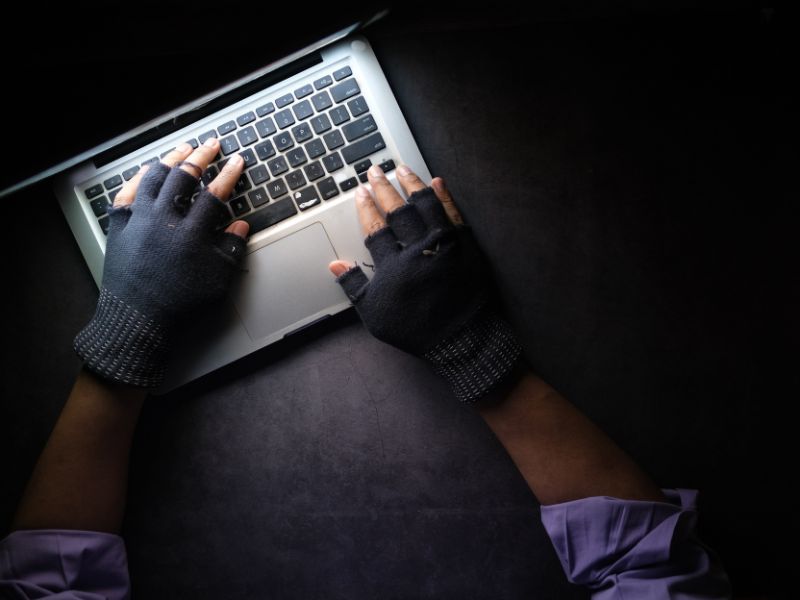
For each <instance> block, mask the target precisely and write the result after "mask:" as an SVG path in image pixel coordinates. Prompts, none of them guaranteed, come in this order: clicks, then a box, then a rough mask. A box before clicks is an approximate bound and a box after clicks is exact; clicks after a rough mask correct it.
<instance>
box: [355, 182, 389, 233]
mask: <svg viewBox="0 0 800 600" xmlns="http://www.w3.org/2000/svg"><path fill="white" fill-rule="evenodd" d="M356 210H357V211H358V220H359V222H360V223H361V229H362V230H363V231H364V236H365V237H366V236H369V235H372V234H373V233H375V232H376V231H378V230H379V229H383V228H384V227H386V220H385V219H384V218H383V215H381V213H380V212H378V207H377V206H375V201H374V200H373V199H372V194H370V193H369V190H368V189H367V188H365V187H364V186H363V185H360V186H358V188H357V189H356Z"/></svg>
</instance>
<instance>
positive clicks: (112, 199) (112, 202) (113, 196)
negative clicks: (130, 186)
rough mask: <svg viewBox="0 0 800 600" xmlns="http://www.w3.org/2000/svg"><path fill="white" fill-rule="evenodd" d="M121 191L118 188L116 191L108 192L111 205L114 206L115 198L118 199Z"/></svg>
mask: <svg viewBox="0 0 800 600" xmlns="http://www.w3.org/2000/svg"><path fill="white" fill-rule="evenodd" d="M121 189H122V188H117V189H115V190H111V191H110V192H108V203H109V204H114V198H116V197H117V194H119V191H120V190H121Z"/></svg>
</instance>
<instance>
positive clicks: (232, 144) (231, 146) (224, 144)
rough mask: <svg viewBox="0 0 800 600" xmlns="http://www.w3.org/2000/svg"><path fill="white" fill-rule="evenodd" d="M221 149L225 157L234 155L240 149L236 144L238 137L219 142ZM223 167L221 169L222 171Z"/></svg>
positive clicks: (229, 137) (226, 138) (230, 136)
mask: <svg viewBox="0 0 800 600" xmlns="http://www.w3.org/2000/svg"><path fill="white" fill-rule="evenodd" d="M219 148H220V150H222V153H223V154H224V155H225V156H228V155H229V154H233V153H234V152H236V151H237V150H238V149H239V144H238V143H237V142H236V136H234V135H229V136H228V137H224V138H222V139H221V140H220V141H219ZM221 168H222V167H220V169H221Z"/></svg>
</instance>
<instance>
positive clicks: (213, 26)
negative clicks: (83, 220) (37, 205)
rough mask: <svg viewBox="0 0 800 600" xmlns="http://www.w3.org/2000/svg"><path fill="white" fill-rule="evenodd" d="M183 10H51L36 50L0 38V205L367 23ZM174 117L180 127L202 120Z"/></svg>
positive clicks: (320, 12) (354, 14) (336, 16)
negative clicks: (0, 117) (0, 118)
mask: <svg viewBox="0 0 800 600" xmlns="http://www.w3.org/2000/svg"><path fill="white" fill-rule="evenodd" d="M31 4H33V3H31ZM57 4H60V3H57ZM189 6H190V5H189V4H184V5H183V7H184V13H185V14H184V13H181V14H174V13H169V12H166V11H163V10H161V9H159V8H153V9H147V8H142V7H141V6H140V5H131V7H130V14H129V15H125V14H120V15H113V18H111V16H109V15H106V17H107V18H106V19H99V20H98V15H96V14H94V15H91V17H89V16H87V15H86V14H77V13H75V12H74V11H73V12H70V11H68V9H66V8H64V7H58V6H57V7H56V8H55V9H54V10H55V11H57V13H58V14H50V15H49V18H48V19H47V20H46V21H41V20H38V21H36V25H35V29H36V32H37V33H36V39H37V40H38V43H36V44H25V43H20V42H19V41H12V40H11V39H10V37H9V36H6V37H4V38H3V40H2V42H0V43H2V47H1V48H0V49H1V50H2V56H4V57H8V59H7V60H6V61H5V73H4V79H5V81H6V86H4V87H5V88H6V91H5V93H4V94H3V103H2V105H3V108H4V112H5V116H6V122H5V124H4V128H3V129H4V131H5V138H6V148H5V149H4V152H3V163H4V164H3V168H2V169H0V195H5V194H7V193H11V192H12V191H13V190H14V189H15V188H17V187H19V186H20V185H25V184H28V183H33V182H34V181H36V180H38V179H40V178H42V177H43V176H47V175H50V174H53V171H54V170H60V169H63V168H67V167H68V166H70V165H69V163H70V162H74V161H75V159H76V158H79V157H81V155H85V153H87V152H89V151H92V155H95V154H96V152H94V150H97V149H99V148H102V146H103V145H106V146H107V142H109V141H110V140H114V139H115V138H117V141H121V140H122V139H123V138H120V136H127V137H129V135H128V134H130V133H132V132H139V133H140V134H141V133H142V132H143V131H145V130H147V129H148V128H149V127H150V126H153V125H156V124H162V125H163V124H164V120H163V119H162V118H161V117H163V116H165V115H167V116H169V117H176V116H177V115H178V113H179V112H180V111H177V110H176V109H178V108H180V107H183V108H185V109H188V108H189V107H191V106H195V107H196V106H197V104H198V99H204V100H205V101H207V100H209V99H210V98H212V97H214V96H216V95H217V94H218V92H219V91H220V90H222V91H226V90H227V91H229V92H230V91H231V90H232V89H233V88H234V87H235V85H236V84H238V83H242V82H243V81H245V80H252V79H253V76H254V74H259V73H261V74H263V73H264V71H265V67H267V66H268V65H273V64H274V63H276V62H279V61H280V62H285V60H284V59H285V58H286V57H287V56H290V55H293V54H295V53H297V52H298V51H300V50H303V49H304V48H306V49H308V48H314V47H316V46H317V45H319V44H320V43H321V42H329V41H332V40H333V39H335V38H337V37H341V36H343V35H346V34H347V33H349V32H351V31H353V30H355V29H358V28H359V27H360V26H362V24H364V23H367V22H369V21H371V20H373V19H374V17H375V15H376V11H375V10H374V8H372V9H370V10H368V11H365V10H359V6H358V4H356V5H354V6H353V7H351V9H349V10H344V11H343V10H341V8H342V7H341V5H337V6H338V10H334V7H330V6H329V7H328V8H327V9H326V8H324V7H321V8H316V6H317V5H316V4H315V8H314V9H313V10H309V11H299V12H298V10H297V4H295V3H292V6H287V7H284V8H274V7H273V6H269V7H267V6H266V3H252V4H248V5H244V7H242V8H239V7H238V5H231V8H225V6H226V5H224V3H223V4H220V5H217V10H216V11H212V12H211V13H209V12H208V9H207V8H202V9H199V10H198V11H195V12H192V11H190V10H186V9H187V8H188V7H189ZM206 6H207V5H206ZM48 10H50V9H48ZM98 10H109V9H107V8H105V9H98ZM121 12H122V13H124V12H125V9H123V10H122V11H121ZM312 13H313V14H312ZM20 22H21V23H22V22H25V18H24V15H23V16H22V18H21V19H20ZM31 22H33V21H31ZM223 25H224V26H223ZM184 112H186V113H187V114H185V115H184V118H183V120H182V121H178V122H179V123H180V125H181V126H184V125H187V124H189V123H190V122H191V121H192V119H194V120H196V119H199V118H201V117H202V116H203V115H202V114H201V113H200V111H194V112H192V113H191V114H189V112H190V111H184ZM166 133H168V132H166V131H163V130H162V135H166ZM103 149H106V150H107V148H103ZM87 157H88V156H84V157H83V159H85V158H87ZM112 159H113V157H112Z"/></svg>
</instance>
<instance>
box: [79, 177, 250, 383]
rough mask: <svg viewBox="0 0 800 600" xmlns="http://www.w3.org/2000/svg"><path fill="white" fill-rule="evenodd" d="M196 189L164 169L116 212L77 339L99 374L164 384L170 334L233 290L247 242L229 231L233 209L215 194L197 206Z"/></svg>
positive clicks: (194, 182) (202, 194)
mask: <svg viewBox="0 0 800 600" xmlns="http://www.w3.org/2000/svg"><path fill="white" fill-rule="evenodd" d="M196 188H197V180H196V179H195V178H194V177H192V176H191V175H189V174H188V173H186V172H185V171H183V170H181V169H178V168H173V169H170V168H169V167H167V166H166V165H164V164H161V163H159V164H156V165H153V166H152V167H151V168H150V170H149V171H148V172H147V173H146V174H145V175H144V177H143V178H142V181H141V182H140V183H139V189H138V191H137V194H136V201H135V202H134V203H133V205H132V206H131V207H130V208H127V207H125V208H112V209H110V210H109V217H108V218H109V232H108V242H107V245H106V257H105V263H104V266H103V284H102V289H101V292H100V301H99V302H98V306H97V311H96V313H95V315H94V317H93V319H92V321H91V322H90V323H89V324H88V325H87V327H86V328H85V329H84V330H83V331H82V332H81V333H79V334H78V336H77V337H76V338H75V350H76V352H77V353H78V355H79V356H80V357H81V358H82V359H83V360H85V361H86V365H87V367H88V368H89V369H91V370H93V371H94V372H95V373H97V374H98V375H100V376H102V377H105V378H107V379H110V380H113V381H118V382H123V383H128V384H132V385H137V386H143V387H155V386H157V385H158V384H159V383H161V381H162V380H163V377H164V368H165V360H166V356H167V351H168V348H169V336H170V332H171V331H172V330H173V329H174V328H175V327H176V326H177V324H178V323H179V322H180V320H182V319H185V318H187V317H188V316H189V315H191V314H192V312H193V311H195V310H196V309H198V308H200V307H202V306H209V305H211V304H213V303H214V302H215V301H217V300H219V299H220V298H221V297H222V296H223V295H224V293H225V291H226V290H227V289H228V286H229V284H230V282H231V279H232V277H233V274H234V273H235V271H236V270H237V268H238V265H239V263H240V261H241V259H242V257H243V255H244V246H245V240H244V239H243V238H241V237H239V236H237V235H234V234H231V233H226V232H224V231H222V230H221V227H220V226H221V225H222V224H223V223H225V222H226V221H227V220H228V219H229V214H228V210H227V208H226V207H225V205H224V204H223V203H222V202H220V201H219V200H218V199H217V198H216V197H215V196H214V195H212V194H211V193H210V192H209V191H208V190H204V191H202V192H200V194H199V195H198V196H197V199H196V200H195V202H194V203H192V202H191V197H192V194H193V193H194V191H195V189H196ZM131 328H132V329H131ZM104 338H107V339H105V340H104Z"/></svg>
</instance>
